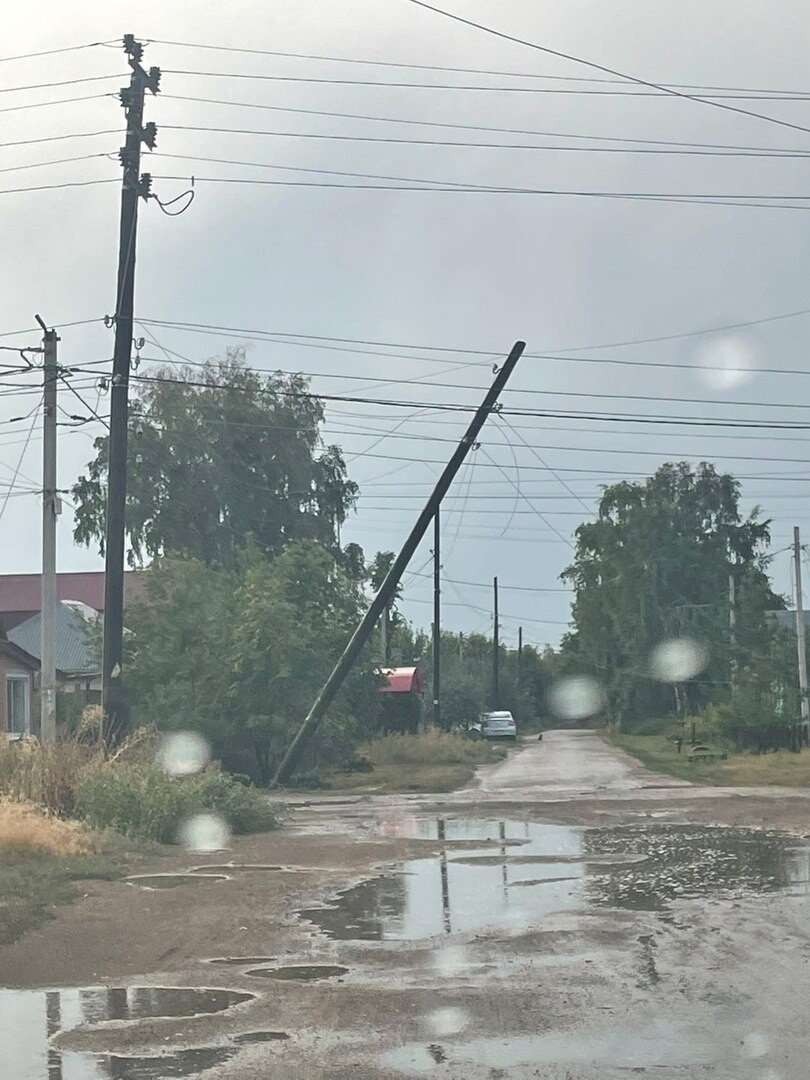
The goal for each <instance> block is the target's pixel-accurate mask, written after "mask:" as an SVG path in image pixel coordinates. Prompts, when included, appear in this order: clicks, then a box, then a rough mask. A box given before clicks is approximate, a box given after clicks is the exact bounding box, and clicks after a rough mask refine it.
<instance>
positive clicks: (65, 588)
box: [0, 570, 143, 630]
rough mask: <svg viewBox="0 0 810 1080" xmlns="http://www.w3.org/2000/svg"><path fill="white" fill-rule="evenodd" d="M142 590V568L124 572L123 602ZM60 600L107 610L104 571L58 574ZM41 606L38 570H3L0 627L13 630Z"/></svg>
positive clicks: (57, 588) (40, 583)
mask: <svg viewBox="0 0 810 1080" xmlns="http://www.w3.org/2000/svg"><path fill="white" fill-rule="evenodd" d="M142 590H143V571H140V570H128V571H127V572H126V573H125V574H124V604H126V603H127V601H129V600H131V599H133V597H136V596H139V595H140V594H141V592H142ZM56 597H57V600H78V601H80V602H81V603H82V604H86V605H87V607H90V608H93V610H94V611H104V571H103V570H92V571H89V572H87V573H81V574H57V575H56ZM41 606H42V577H41V575H39V574H0V630H11V629H13V628H14V627H15V626H19V624H20V623H22V622H25V621H26V619H30V618H31V616H32V615H36V613H37V612H38V611H39V610H40V608H41Z"/></svg>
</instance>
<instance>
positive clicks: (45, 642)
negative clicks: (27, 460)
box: [35, 315, 59, 743]
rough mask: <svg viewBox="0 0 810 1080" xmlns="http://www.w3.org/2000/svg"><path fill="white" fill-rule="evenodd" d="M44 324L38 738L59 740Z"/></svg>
mask: <svg viewBox="0 0 810 1080" xmlns="http://www.w3.org/2000/svg"><path fill="white" fill-rule="evenodd" d="M35 318H36V320H37V322H38V323H39V325H40V326H41V327H42V356H43V366H42V370H43V423H42V439H43V450H42V601H41V603H42V610H41V613H40V635H41V638H40V684H39V703H40V704H39V737H40V739H41V740H42V742H43V743H53V742H56V640H55V639H56V518H57V516H58V514H59V495H58V493H57V490H56V382H57V379H58V378H59V367H58V364H57V362H56V346H57V342H58V341H59V338H58V337H57V335H56V331H55V330H49V329H48V327H47V326H46V325H45V323H44V322H43V321H42V319H41V318H40V317H39V315H36V316H35Z"/></svg>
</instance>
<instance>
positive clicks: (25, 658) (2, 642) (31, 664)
mask: <svg viewBox="0 0 810 1080" xmlns="http://www.w3.org/2000/svg"><path fill="white" fill-rule="evenodd" d="M0 655H1V656H10V657H11V658H12V659H13V660H14V662H15V663H19V664H22V666H23V667H24V668H28V669H29V670H31V671H36V670H37V669H38V668H39V660H37V659H36V657H35V656H31V654H30V653H28V652H26V651H25V650H24V649H21V648H19V646H17V645H15V644H14V643H13V642H11V641H9V640H8V639H7V638H5V637H2V636H0Z"/></svg>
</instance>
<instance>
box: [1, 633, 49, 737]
mask: <svg viewBox="0 0 810 1080" xmlns="http://www.w3.org/2000/svg"><path fill="white" fill-rule="evenodd" d="M10 674H14V675H19V674H26V675H27V676H28V685H29V701H30V709H31V711H30V717H31V733H32V734H37V733H38V731H39V693H38V692H37V691H36V690H35V682H34V673H33V672H32V671H31V670H30V669H28V670H26V668H25V665H24V664H23V663H22V662H21V661H20V660H19V659H18V658H16V657H13V656H6V655H3V654H2V653H0V732H5V731H7V730H8V725H7V723H6V707H7V700H8V698H7V694H6V676H7V675H10Z"/></svg>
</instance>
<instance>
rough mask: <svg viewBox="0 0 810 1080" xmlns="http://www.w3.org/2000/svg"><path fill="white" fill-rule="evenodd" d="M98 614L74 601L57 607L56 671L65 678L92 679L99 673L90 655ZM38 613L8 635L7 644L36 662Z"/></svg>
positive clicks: (91, 654) (39, 639) (39, 627)
mask: <svg viewBox="0 0 810 1080" xmlns="http://www.w3.org/2000/svg"><path fill="white" fill-rule="evenodd" d="M97 621H98V612H96V611H95V610H94V609H93V608H91V607H89V606H88V605H87V604H82V603H81V602H77V601H70V600H68V601H65V600H63V601H61V602H60V603H59V604H57V607H56V626H55V638H56V667H57V670H58V671H61V672H62V673H63V674H64V675H91V674H96V673H97V672H98V670H99V666H100V665H99V662H98V659H97V657H96V656H95V655H94V653H93V649H92V643H91V640H90V633H91V632H92V629H93V624H94V622H97ZM41 624H42V619H41V615H40V613H39V612H37V613H36V615H32V616H31V618H30V619H26V620H25V622H22V623H20V625H19V626H15V627H14V629H13V630H9V631H8V635H7V637H8V640H9V641H10V642H11V643H12V644H13V645H16V646H17V647H18V648H19V649H22V650H24V651H25V652H27V653H29V654H30V655H31V656H33V657H34V658H35V659H36V660H41V658H42V648H41V633H42V631H41Z"/></svg>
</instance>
